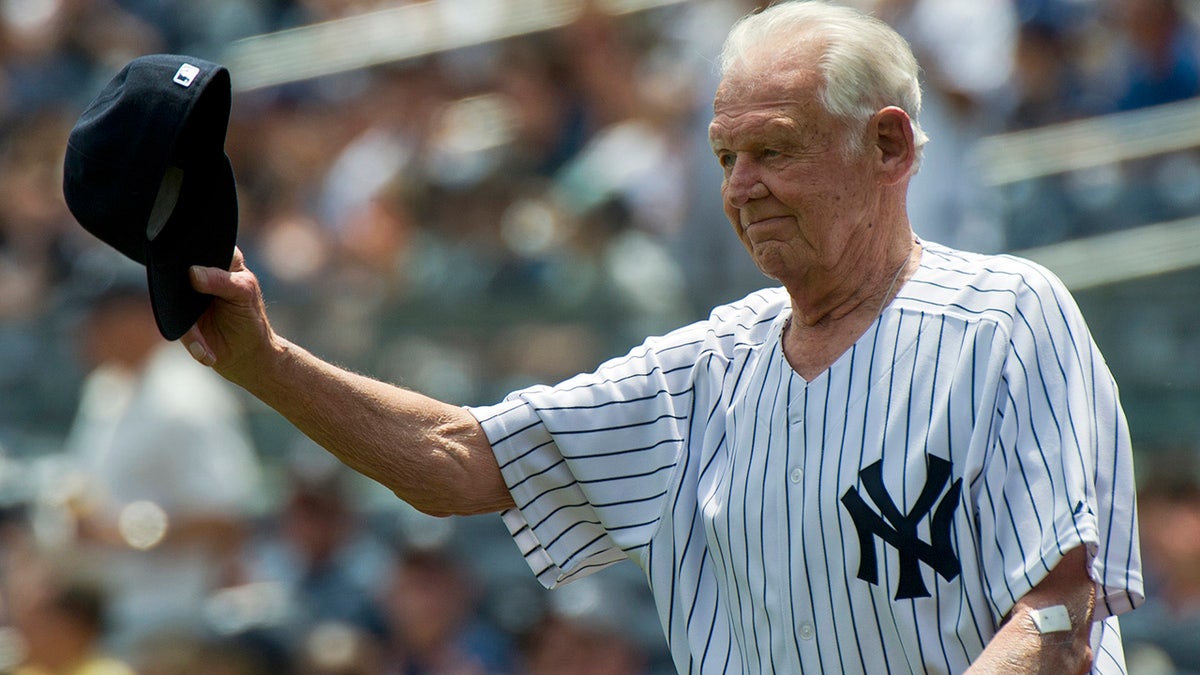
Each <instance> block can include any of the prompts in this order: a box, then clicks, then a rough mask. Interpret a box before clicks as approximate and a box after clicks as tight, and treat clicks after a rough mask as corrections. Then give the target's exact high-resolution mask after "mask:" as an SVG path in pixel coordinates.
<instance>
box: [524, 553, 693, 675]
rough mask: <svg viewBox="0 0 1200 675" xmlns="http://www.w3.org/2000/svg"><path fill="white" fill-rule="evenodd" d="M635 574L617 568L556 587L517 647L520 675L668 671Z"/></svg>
mask: <svg viewBox="0 0 1200 675" xmlns="http://www.w3.org/2000/svg"><path fill="white" fill-rule="evenodd" d="M638 575H640V572H638V571H637V570H636V568H633V567H632V566H628V565H622V566H618V567H616V568H612V569H610V570H605V571H604V572H601V573H599V574H596V575H593V576H590V577H587V578H586V579H580V580H578V581H574V582H572V583H571V584H569V585H567V586H563V587H562V588H559V589H555V590H554V592H552V593H551V594H550V595H549V597H548V599H547V605H546V609H545V612H544V613H543V616H542V619H541V621H539V622H538V623H537V624H535V625H534V626H532V627H531V628H530V629H529V630H528V631H527V632H526V633H525V634H524V636H523V640H522V643H521V652H520V659H521V666H522V669H521V671H520V672H521V673H523V674H525V675H555V674H557V673H572V675H650V674H651V673H663V674H665V673H671V672H674V666H673V665H672V664H671V661H670V658H669V656H668V654H667V653H666V651H665V646H664V643H663V639H662V628H661V627H660V626H659V625H658V623H657V622H656V621H655V620H654V619H655V615H656V613H655V611H654V608H653V604H652V601H651V600H650V599H649V596H648V595H646V593H645V592H644V590H645V589H644V587H639V586H638V585H637V584H639V583H642V584H644V580H641V579H640V578H639V576H638Z"/></svg>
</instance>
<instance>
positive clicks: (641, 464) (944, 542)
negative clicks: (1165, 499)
mask: <svg viewBox="0 0 1200 675" xmlns="http://www.w3.org/2000/svg"><path fill="white" fill-rule="evenodd" d="M789 315H790V304H789V300H788V297H787V295H786V293H785V292H784V291H783V290H782V289H769V290H763V291H759V292H757V293H754V294H752V295H750V296H748V297H747V298H745V299H744V300H742V301H740V302H737V303H734V304H731V305H727V306H723V307H719V308H717V309H716V310H714V311H713V312H712V314H711V315H710V317H709V318H708V319H707V320H705V321H701V322H699V323H696V324H693V325H690V326H687V327H684V328H681V329H679V330H676V331H674V332H672V333H670V334H668V335H665V336H662V337H655V338H651V339H649V340H647V341H646V342H645V343H644V344H643V345H641V346H640V347H638V348H636V349H634V350H633V351H631V352H630V353H629V354H628V355H626V356H624V357H622V358H618V359H614V360H612V361H610V362H608V363H605V364H603V365H602V366H601V367H600V368H599V369H598V370H597V371H596V372H594V373H591V374H586V375H579V376H576V377H574V378H572V379H569V380H567V381H565V382H563V383H561V384H559V385H557V386H555V387H543V386H539V387H533V388H530V389H527V390H523V391H519V392H515V393H513V394H511V395H510V396H509V397H507V398H506V399H505V401H503V402H502V403H500V404H498V405H495V406H489V407H480V408H472V409H471V410H472V412H473V414H474V415H475V416H476V417H477V418H478V419H479V420H480V422H481V423H482V425H483V428H484V430H485V432H486V433H487V435H488V438H489V439H490V440H491V442H492V444H493V447H494V449H495V453H496V457H497V459H498V461H499V463H500V466H501V470H502V473H503V475H504V478H505V480H506V482H507V484H508V486H509V488H510V490H511V492H512V496H513V499H514V500H515V502H516V504H517V508H516V509H513V510H510V511H508V512H506V513H505V514H504V520H505V522H506V524H507V525H508V527H509V529H510V531H511V532H512V534H513V537H514V539H515V540H516V542H517V543H518V546H519V547H520V549H521V551H522V552H523V554H524V556H525V558H526V560H527V561H528V563H529V565H530V567H531V568H532V569H533V571H534V572H535V573H536V574H537V576H538V578H539V579H540V580H541V582H542V583H543V584H545V585H546V586H548V587H552V586H554V585H556V584H560V583H563V582H566V581H569V580H571V579H573V578H576V577H579V576H581V575H585V574H588V573H590V572H593V571H595V570H597V569H600V568H602V567H604V566H606V565H609V564H612V563H614V562H617V561H620V560H623V559H625V558H626V557H629V558H632V559H633V560H634V561H635V562H636V563H637V564H638V565H639V566H641V568H642V569H643V570H644V571H645V574H646V577H647V579H648V581H649V583H650V586H651V589H652V591H653V594H654V596H655V599H656V603H657V607H658V612H659V616H660V619H661V621H662V625H663V628H664V631H665V633H666V636H667V639H668V642H669V644H670V648H671V652H672V655H673V658H674V660H675V664H676V667H677V668H678V670H679V671H680V672H686V673H719V672H732V673H764V672H806V673H832V672H839V673H840V672H846V673H854V672H869V673H907V672H931V673H950V672H961V671H962V670H964V669H965V668H966V667H967V666H968V665H969V664H970V662H971V661H972V659H974V658H975V657H976V656H978V655H979V653H980V651H981V650H982V649H983V647H984V645H985V644H986V643H987V642H988V640H989V639H990V638H991V637H992V636H993V635H994V634H995V632H996V630H997V625H998V623H999V622H1000V620H1001V619H1002V618H1003V617H1004V616H1005V615H1006V614H1007V612H1008V611H1009V610H1010V609H1011V608H1012V607H1013V605H1014V603H1015V602H1016V601H1017V599H1019V598H1020V597H1021V596H1022V595H1024V594H1025V593H1026V592H1027V591H1029V590H1030V589H1031V588H1032V587H1033V586H1034V585H1036V584H1037V583H1038V582H1039V581H1040V580H1041V579H1042V578H1044V577H1045V575H1046V574H1047V573H1048V571H1049V570H1050V569H1051V568H1052V567H1053V566H1054V565H1055V564H1056V563H1057V562H1058V561H1059V559H1060V558H1061V557H1062V556H1063V554H1064V553H1065V552H1067V551H1069V550H1070V549H1072V548H1074V547H1076V546H1079V545H1086V546H1087V547H1088V549H1089V551H1091V552H1092V554H1093V555H1092V565H1091V570H1092V574H1093V577H1094V578H1095V579H1096V581H1097V604H1096V611H1095V614H1096V618H1097V619H1098V621H1097V622H1096V623H1095V624H1094V628H1093V632H1092V640H1093V651H1094V653H1095V655H1096V661H1095V669H1094V672H1099V673H1120V672H1124V656H1123V653H1122V649H1121V641H1120V633H1119V630H1118V625H1117V620H1116V618H1115V615H1116V614H1119V613H1121V612H1124V611H1127V610H1129V609H1131V608H1132V607H1134V606H1136V605H1137V604H1138V603H1139V602H1140V601H1141V599H1142V596H1143V591H1142V579H1141V563H1140V558H1139V553H1138V543H1137V525H1136V520H1135V507H1134V485H1133V477H1132V457H1131V451H1130V444H1129V435H1128V430H1127V428H1126V425H1125V419H1124V415H1123V413H1122V412H1121V408H1120V405H1119V403H1118V399H1117V391H1116V387H1115V384H1114V382H1113V380H1112V377H1111V375H1110V373H1109V371H1108V369H1107V367H1106V365H1105V363H1104V361H1103V359H1102V357H1101V355H1100V353H1099V352H1098V351H1097V349H1096V346H1095V344H1094V343H1093V341H1092V339H1091V336H1090V334H1089V332H1088V330H1087V328H1086V326H1085V324H1084V322H1083V319H1082V318H1081V316H1080V314H1079V311H1078V309H1077V308H1076V306H1075V304H1074V302H1073V300H1072V299H1071V298H1070V297H1069V296H1068V294H1067V292H1066V290H1065V289H1064V287H1063V286H1062V285H1061V283H1060V282H1059V281H1058V280H1057V279H1055V278H1054V277H1053V276H1052V275H1051V274H1050V273H1049V272H1047V271H1046V270H1045V269H1043V268H1041V267H1038V266H1037V265H1035V264H1033V263H1030V262H1028V261H1024V260H1020V259H1017V258H1013V257H1008V256H981V255H976V254H969V253H963V252H959V251H955V250H952V249H949V248H946V247H942V246H939V245H937V244H932V243H924V253H923V256H922V260H921V264H920V268H919V270H918V271H917V272H916V273H915V275H914V276H913V278H912V279H910V280H909V281H908V282H907V283H906V284H905V285H904V287H903V288H902V289H901V291H900V293H899V294H898V296H897V297H896V299H895V300H893V301H892V302H891V303H890V305H889V306H888V307H887V308H886V309H885V310H884V311H883V313H882V314H881V316H880V317H879V319H878V320H877V321H876V322H875V324H874V325H873V326H872V327H870V328H869V329H868V330H867V331H866V332H865V333H864V334H863V335H862V336H861V338H860V339H859V340H858V341H857V342H856V343H855V344H854V345H853V346H852V347H851V348H850V349H849V350H848V351H847V352H846V353H845V354H843V355H842V356H841V357H840V358H839V359H838V360H837V361H836V362H835V363H834V364H833V365H832V366H831V367H830V368H829V369H828V370H827V371H825V372H824V373H822V374H821V375H819V376H817V377H816V378H814V379H813V380H812V381H811V382H809V381H805V380H804V379H802V378H801V377H799V376H798V375H797V374H796V373H795V372H794V371H793V370H792V369H791V368H790V367H789V366H788V364H787V361H786V360H785V358H784V356H783V352H782V344H781V336H782V333H783V329H784V327H785V325H786V323H787V321H788V318H789Z"/></svg>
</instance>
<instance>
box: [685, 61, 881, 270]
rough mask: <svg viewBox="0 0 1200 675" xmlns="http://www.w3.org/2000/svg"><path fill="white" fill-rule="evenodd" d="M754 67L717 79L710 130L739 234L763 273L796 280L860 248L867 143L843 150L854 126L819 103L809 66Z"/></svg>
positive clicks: (867, 219) (868, 187)
mask: <svg viewBox="0 0 1200 675" xmlns="http://www.w3.org/2000/svg"><path fill="white" fill-rule="evenodd" d="M768 68H769V66H768ZM749 70H750V69H746V70H744V71H741V72H746V71H749ZM759 72H760V74H754V75H744V74H739V73H738V72H735V73H733V74H731V75H729V76H727V77H726V78H725V80H723V81H722V83H721V86H720V87H719V89H718V91H717V96H716V101H715V105H714V116H713V121H712V124H711V125H710V126H709V138H710V140H711V142H712V147H713V152H714V153H715V154H716V156H717V160H718V161H719V162H720V163H721V166H722V167H723V168H724V171H725V177H724V181H723V182H722V186H721V195H722V200H723V202H724V208H725V214H726V216H727V217H728V218H729V221H730V222H731V223H732V224H733V228H734V231H735V232H736V233H737V235H738V238H739V239H741V241H742V244H743V245H744V246H745V247H746V249H747V250H748V251H749V252H750V255H751V256H752V257H753V258H754V261H755V263H756V264H757V265H758V267H759V269H761V270H762V271H763V273H765V274H766V275H767V276H770V277H772V278H774V279H778V280H780V281H782V282H784V283H785V284H788V283H789V282H793V281H794V282H798V283H802V282H803V279H804V278H805V277H806V276H808V275H812V274H820V273H829V272H838V271H839V264H840V263H845V262H846V261H850V260H853V259H855V255H853V254H854V253H855V252H856V251H858V250H861V248H863V247H864V245H865V241H866V234H867V230H868V229H869V228H870V227H871V224H872V221H871V218H872V214H873V213H875V211H876V209H875V207H876V206H877V204H876V201H877V194H876V190H875V187H876V186H875V181H874V175H873V172H872V165H871V162H870V158H871V156H872V155H871V153H870V152H869V151H870V150H871V148H867V150H868V152H863V151H858V152H847V150H846V148H847V140H848V139H849V138H850V136H848V134H851V133H856V134H857V133H861V131H854V132H851V131H850V130H849V128H848V126H847V125H846V123H845V122H844V121H842V120H839V119H837V118H835V117H833V116H832V115H830V114H829V113H828V112H826V111H825V109H824V107H823V106H822V105H821V103H820V101H819V100H818V98H817V96H818V93H819V91H820V89H819V87H820V76H819V75H818V73H816V72H815V71H814V70H812V69H807V68H805V69H800V70H795V69H780V68H779V67H778V66H776V67H775V68H774V69H768V70H765V71H759ZM751 85H753V86H751ZM855 140H857V139H855ZM809 278H811V277H809Z"/></svg>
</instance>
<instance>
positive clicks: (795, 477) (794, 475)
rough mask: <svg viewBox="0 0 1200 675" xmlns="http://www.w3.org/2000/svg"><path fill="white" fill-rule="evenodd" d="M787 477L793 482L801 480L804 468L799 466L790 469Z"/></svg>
mask: <svg viewBox="0 0 1200 675" xmlns="http://www.w3.org/2000/svg"><path fill="white" fill-rule="evenodd" d="M788 477H789V478H791V479H792V482H793V483H799V482H800V481H801V480H803V479H804V469H801V468H800V467H796V468H794V469H792V472H791V473H790V474H788Z"/></svg>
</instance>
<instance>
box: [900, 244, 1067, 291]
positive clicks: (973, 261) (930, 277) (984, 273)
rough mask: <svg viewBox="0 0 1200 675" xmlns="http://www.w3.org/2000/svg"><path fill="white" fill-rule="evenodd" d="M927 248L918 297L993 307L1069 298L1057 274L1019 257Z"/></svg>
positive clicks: (939, 246)
mask: <svg viewBox="0 0 1200 675" xmlns="http://www.w3.org/2000/svg"><path fill="white" fill-rule="evenodd" d="M924 248H925V256H924V257H923V259H922V261H921V267H922V274H921V275H920V276H919V278H918V283H917V284H915V285H914V286H915V288H914V291H913V292H914V294H920V295H923V296H929V297H931V298H941V299H944V300H946V301H947V302H951V303H955V302H958V303H961V302H962V301H963V300H964V299H970V298H972V297H974V298H979V299H987V300H988V301H989V303H990V304H992V305H993V306H1003V305H1006V304H1009V302H1012V303H1022V304H1024V303H1028V302H1045V301H1046V300H1048V299H1050V298H1055V300H1054V301H1055V302H1057V301H1058V299H1059V298H1061V297H1062V296H1065V295H1066V294H1067V290H1066V287H1065V286H1064V285H1063V284H1062V281H1060V280H1059V279H1058V277H1057V276H1056V275H1055V274H1054V272H1052V271H1051V270H1049V269H1047V268H1046V267H1044V266H1043V265H1041V264H1039V263H1037V262H1035V261H1033V260H1030V259H1028V258H1024V257H1021V256H1019V255H1013V254H1008V253H973V252H969V251H962V250H958V249H952V248H949V247H946V246H942V245H939V244H934V243H928V242H926V243H925V244H924ZM1005 297H1007V298H1008V299H1009V302H1005V300H1004V298H1005Z"/></svg>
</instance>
